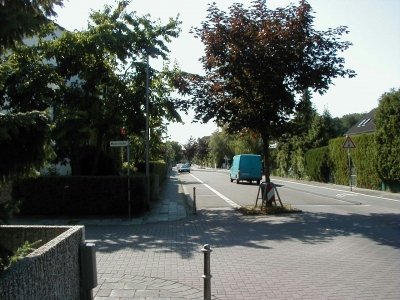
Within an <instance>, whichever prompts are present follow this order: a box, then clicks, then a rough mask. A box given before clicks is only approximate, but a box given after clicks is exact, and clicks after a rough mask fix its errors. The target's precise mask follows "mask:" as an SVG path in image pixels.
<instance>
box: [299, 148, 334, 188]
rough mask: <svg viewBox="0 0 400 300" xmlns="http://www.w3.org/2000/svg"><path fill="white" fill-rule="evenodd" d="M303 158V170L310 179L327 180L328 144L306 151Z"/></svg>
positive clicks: (328, 173)
mask: <svg viewBox="0 0 400 300" xmlns="http://www.w3.org/2000/svg"><path fill="white" fill-rule="evenodd" d="M304 159H305V172H306V174H307V175H308V177H309V179H310V180H313V181H320V182H329V177H330V167H329V166H330V164H329V150H328V146H325V147H320V148H315V149H311V150H309V151H307V152H306V154H305V157H304Z"/></svg>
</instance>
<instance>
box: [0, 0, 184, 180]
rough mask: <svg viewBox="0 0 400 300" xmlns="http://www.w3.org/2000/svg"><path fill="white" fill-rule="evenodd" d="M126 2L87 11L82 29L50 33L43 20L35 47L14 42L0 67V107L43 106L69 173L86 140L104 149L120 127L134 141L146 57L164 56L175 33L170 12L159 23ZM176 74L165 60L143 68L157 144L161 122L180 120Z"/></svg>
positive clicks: (140, 120) (139, 133) (139, 131)
mask: <svg viewBox="0 0 400 300" xmlns="http://www.w3.org/2000/svg"><path fill="white" fill-rule="evenodd" d="M128 5H129V1H119V2H118V3H117V4H116V6H115V7H112V6H105V7H104V9H103V10H102V11H97V12H93V13H92V15H91V21H90V23H89V25H88V29H87V30H82V31H74V32H67V31H65V32H63V33H62V34H61V35H59V36H54V32H55V31H56V30H55V29H56V27H54V26H53V25H51V24H47V25H46V26H43V27H42V31H41V32H39V33H38V37H39V42H38V44H37V45H34V46H31V47H27V46H23V45H21V46H18V47H16V48H15V50H14V51H13V52H12V53H10V54H8V55H7V56H5V57H4V59H3V63H2V65H1V69H0V108H3V109H10V110H12V111H15V112H18V111H19V112H22V111H31V110H34V109H36V110H44V109H48V108H50V107H51V109H52V111H53V114H52V115H53V123H54V124H53V130H52V138H53V140H54V141H55V150H56V151H57V154H58V156H59V158H60V159H63V158H65V157H69V158H70V159H71V165H72V167H73V168H72V169H73V170H72V171H73V174H77V172H78V173H79V166H77V165H76V164H75V163H76V162H78V161H79V160H80V159H79V155H80V154H79V153H82V151H81V150H82V149H81V148H82V147H86V146H94V147H95V149H97V150H98V152H99V153H98V154H99V155H100V154H101V153H100V152H101V151H109V147H108V142H109V141H110V140H113V139H116V138H117V139H119V138H120V136H119V132H120V128H122V127H124V128H126V131H127V135H128V137H130V139H131V141H132V142H135V141H137V142H138V143H139V144H138V145H140V143H141V141H140V140H141V139H143V131H144V128H145V118H146V116H145V111H144V106H145V99H146V76H147V72H146V69H147V62H146V61H147V60H146V58H147V57H148V56H149V55H151V56H152V57H160V58H165V59H168V52H169V49H168V47H167V44H168V43H169V42H170V41H171V39H172V38H174V37H177V36H178V35H179V33H180V29H179V25H180V21H179V20H178V19H177V18H176V19H173V18H171V19H170V20H169V21H168V22H167V23H166V24H161V23H160V21H152V20H150V16H148V15H147V16H138V15H136V13H135V12H132V11H128V10H127V9H128ZM42 37H46V38H42ZM49 37H52V38H49ZM179 73H180V70H179V69H178V67H177V66H170V65H169V64H168V63H166V64H165V65H164V68H163V69H162V70H155V69H153V68H151V67H150V68H149V77H150V86H149V89H150V98H151V99H150V107H149V119H150V127H151V128H152V131H151V142H152V143H157V141H158V142H160V140H161V138H160V137H161V135H162V134H163V130H162V128H163V122H165V120H167V121H181V118H180V115H179V114H178V108H180V107H182V105H183V104H184V102H183V101H182V100H180V99H178V98H176V97H174V96H172V92H173V91H174V90H175V85H176V78H177V77H179ZM153 146H154V147H152V149H161V148H160V147H156V145H155V144H154V145H153ZM91 149H93V147H92V148H91ZM132 149H135V147H132ZM133 157H138V155H133ZM74 167H75V168H74Z"/></svg>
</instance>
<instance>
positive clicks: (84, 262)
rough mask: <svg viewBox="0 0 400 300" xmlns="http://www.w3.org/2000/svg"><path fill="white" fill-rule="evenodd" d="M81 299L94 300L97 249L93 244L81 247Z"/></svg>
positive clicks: (85, 244)
mask: <svg viewBox="0 0 400 300" xmlns="http://www.w3.org/2000/svg"><path fill="white" fill-rule="evenodd" d="M80 268H81V299H83V300H91V299H93V291H92V289H94V288H95V287H96V286H97V266H96V249H95V244H93V243H84V244H81V245H80Z"/></svg>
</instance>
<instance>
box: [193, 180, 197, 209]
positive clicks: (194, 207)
mask: <svg viewBox="0 0 400 300" xmlns="http://www.w3.org/2000/svg"><path fill="white" fill-rule="evenodd" d="M193 214H194V215H195V214H197V207H196V188H195V187H193Z"/></svg>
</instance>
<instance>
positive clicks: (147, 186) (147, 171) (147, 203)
mask: <svg viewBox="0 0 400 300" xmlns="http://www.w3.org/2000/svg"><path fill="white" fill-rule="evenodd" d="M149 93H150V88H149V53H146V138H145V143H146V209H149V205H150V167H149Z"/></svg>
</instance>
